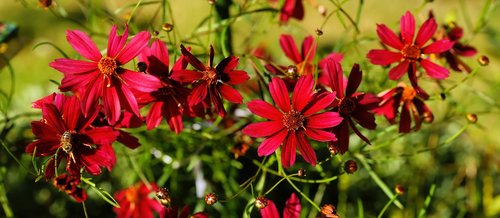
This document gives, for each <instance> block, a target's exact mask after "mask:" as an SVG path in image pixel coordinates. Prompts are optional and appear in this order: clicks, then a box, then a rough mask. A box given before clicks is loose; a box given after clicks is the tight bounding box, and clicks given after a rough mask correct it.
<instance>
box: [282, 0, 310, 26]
mask: <svg viewBox="0 0 500 218" xmlns="http://www.w3.org/2000/svg"><path fill="white" fill-rule="evenodd" d="M290 18H295V19H297V20H302V19H304V4H303V3H302V0H285V2H284V4H283V6H282V7H281V9H280V22H281V23H284V24H286V23H288V20H290Z"/></svg>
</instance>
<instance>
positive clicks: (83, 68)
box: [49, 58, 97, 74]
mask: <svg viewBox="0 0 500 218" xmlns="http://www.w3.org/2000/svg"><path fill="white" fill-rule="evenodd" d="M49 66H50V67H52V68H54V69H56V70H58V71H60V72H62V73H64V74H81V73H89V72H90V71H94V70H96V69H97V64H96V63H95V62H87V61H80V60H72V59H68V58H57V59H56V60H54V61H53V62H51V63H50V64H49Z"/></svg>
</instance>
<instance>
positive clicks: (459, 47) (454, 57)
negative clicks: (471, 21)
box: [436, 23, 477, 73]
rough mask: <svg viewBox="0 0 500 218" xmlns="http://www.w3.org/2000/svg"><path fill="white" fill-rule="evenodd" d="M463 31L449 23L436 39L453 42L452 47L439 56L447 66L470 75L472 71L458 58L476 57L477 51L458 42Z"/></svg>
mask: <svg viewBox="0 0 500 218" xmlns="http://www.w3.org/2000/svg"><path fill="white" fill-rule="evenodd" d="M463 33H464V30H463V29H462V27H460V26H457V25H456V24H454V23H451V24H449V25H444V33H443V34H441V35H438V36H437V37H436V38H437V39H440V38H445V39H449V40H450V41H452V42H455V44H453V47H452V48H451V49H450V50H448V51H445V52H443V53H441V54H439V56H441V57H444V58H445V60H446V62H448V65H450V67H451V69H453V70H454V71H457V72H463V71H465V72H467V73H470V72H472V69H471V68H470V67H469V66H468V65H467V64H466V63H465V62H463V61H462V60H461V59H460V56H462V57H471V56H474V55H476V53H477V50H476V48H474V47H472V46H470V45H466V44H463V43H462V42H460V39H462V36H463Z"/></svg>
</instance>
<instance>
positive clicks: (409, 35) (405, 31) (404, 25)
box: [400, 11, 415, 45]
mask: <svg viewBox="0 0 500 218" xmlns="http://www.w3.org/2000/svg"><path fill="white" fill-rule="evenodd" d="M400 25H401V37H402V38H403V41H404V43H405V44H407V45H408V44H411V43H412V42H413V36H414V35H415V18H414V17H413V15H412V14H411V13H410V12H409V11H407V12H406V14H405V15H403V16H402V17H401V24H400Z"/></svg>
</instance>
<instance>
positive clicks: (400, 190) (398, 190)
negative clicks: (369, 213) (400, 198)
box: [394, 184, 406, 195]
mask: <svg viewBox="0 0 500 218" xmlns="http://www.w3.org/2000/svg"><path fill="white" fill-rule="evenodd" d="M394 190H395V191H396V194H398V195H404V194H405V191H406V190H405V188H404V187H403V186H402V185H399V184H398V185H396V188H394Z"/></svg>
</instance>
